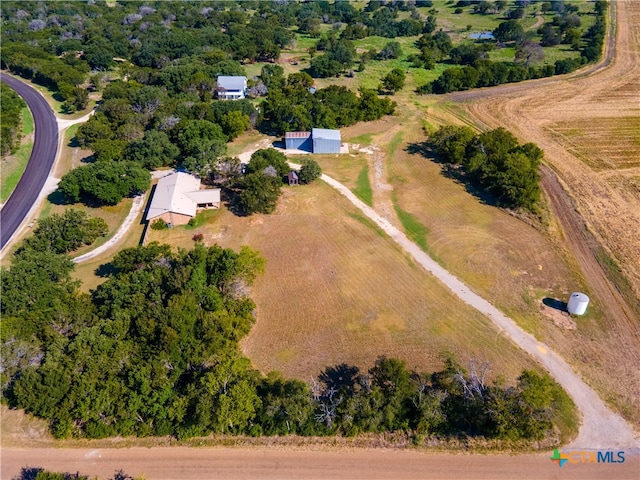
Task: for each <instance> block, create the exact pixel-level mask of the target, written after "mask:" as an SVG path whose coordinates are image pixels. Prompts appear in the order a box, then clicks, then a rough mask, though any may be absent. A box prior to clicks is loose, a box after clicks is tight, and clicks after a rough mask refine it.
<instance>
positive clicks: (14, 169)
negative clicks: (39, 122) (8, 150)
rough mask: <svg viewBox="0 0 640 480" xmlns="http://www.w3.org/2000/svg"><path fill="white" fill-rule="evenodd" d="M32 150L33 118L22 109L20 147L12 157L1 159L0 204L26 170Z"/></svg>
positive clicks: (29, 112)
mask: <svg viewBox="0 0 640 480" xmlns="http://www.w3.org/2000/svg"><path fill="white" fill-rule="evenodd" d="M32 148H33V116H32V115H31V111H30V110H29V109H28V108H27V107H24V108H23V109H22V141H21V143H20V146H19V147H18V149H17V150H16V152H15V153H14V154H13V155H9V156H8V157H7V158H5V159H2V168H0V202H2V203H4V202H6V201H7V199H8V198H9V196H10V195H11V193H12V192H13V190H14V189H15V188H16V185H17V184H18V182H19V181H20V178H21V177H22V174H23V172H24V170H25V168H27V163H29V157H30V156H31V150H32Z"/></svg>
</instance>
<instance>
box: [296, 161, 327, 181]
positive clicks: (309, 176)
mask: <svg viewBox="0 0 640 480" xmlns="http://www.w3.org/2000/svg"><path fill="white" fill-rule="evenodd" d="M320 175H322V169H321V168H320V165H318V162H316V161H315V160H313V159H311V158H307V159H305V160H304V161H303V162H302V167H301V168H300V172H299V174H298V177H299V179H300V183H303V184H308V183H312V182H313V181H315V180H316V179H318V178H320Z"/></svg>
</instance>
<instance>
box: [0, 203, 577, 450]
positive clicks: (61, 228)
mask: <svg viewBox="0 0 640 480" xmlns="http://www.w3.org/2000/svg"><path fill="white" fill-rule="evenodd" d="M103 227H104V225H103V222H102V221H99V220H95V219H89V218H88V217H86V215H84V214H80V213H78V212H73V211H72V212H67V213H65V214H64V215H62V216H53V217H51V219H50V220H48V221H42V222H41V223H40V224H39V226H38V228H37V229H36V230H35V232H34V236H33V237H32V239H33V240H31V239H30V240H29V241H28V242H26V243H25V244H23V245H22V246H21V247H20V248H19V249H18V251H17V252H16V253H15V254H14V255H13V258H12V265H11V268H10V269H8V270H7V269H5V268H3V271H2V276H1V278H0V286H1V287H2V291H1V293H2V303H1V306H0V308H1V313H2V317H3V328H2V331H1V332H0V335H1V342H2V349H1V350H0V355H1V360H2V367H3V368H2V373H1V382H0V386H1V389H2V396H3V401H4V402H7V403H8V404H9V405H10V406H11V407H13V408H23V409H25V410H26V411H27V412H29V413H31V414H34V415H36V416H38V417H40V418H43V419H46V420H48V421H49V422H50V427H51V431H52V433H53V434H54V435H55V436H56V437H58V438H65V437H89V438H103V437H108V436H129V435H136V436H149V435H159V436H164V435H173V436H175V437H177V438H188V437H193V436H202V435H208V434H210V433H211V432H216V433H221V434H230V435H236V434H246V435H286V434H298V435H348V436H352V435H358V434H360V433H364V432H377V433H380V432H393V431H402V432H406V433H409V434H412V435H433V436H439V437H445V438H446V437H449V436H456V437H459V436H462V437H464V436H470V437H474V436H483V437H487V438H496V439H512V440H513V439H530V440H531V439H542V438H544V437H546V436H548V435H555V434H556V433H557V429H558V428H565V427H566V426H567V425H571V424H572V423H573V422H575V418H574V413H573V410H572V403H571V401H570V399H569V397H568V396H567V395H566V393H565V392H564V391H563V390H562V389H561V388H560V387H559V386H558V385H557V384H556V383H555V382H554V381H553V380H551V379H550V378H549V377H548V376H547V375H541V374H539V373H536V372H533V371H523V372H522V374H521V375H520V376H519V377H518V378H517V380H516V381H515V382H514V383H513V384H512V385H504V384H502V383H501V382H492V383H489V382H488V381H487V378H486V376H487V373H488V365H487V364H484V363H480V362H477V361H472V362H471V363H470V365H469V367H468V368H464V367H463V366H462V365H460V364H459V363H458V362H457V361H456V360H455V359H454V358H453V357H451V356H450V355H448V356H445V358H444V359H443V362H444V368H443V369H442V370H439V371H435V372H419V371H416V370H412V369H410V368H408V367H407V365H406V363H405V362H403V361H401V360H397V359H393V358H387V357H384V356H381V357H380V358H378V360H377V361H376V362H375V364H374V365H373V366H372V367H371V368H369V369H368V370H366V371H361V370H360V369H359V368H358V367H356V366H353V365H347V364H341V365H335V366H329V367H327V368H326V369H324V370H323V371H322V372H321V373H320V374H319V375H318V376H317V377H316V378H314V379H312V381H311V382H309V383H306V382H303V381H301V380H296V379H285V378H284V377H283V376H282V375H281V374H278V373H277V372H271V373H269V374H268V375H267V376H263V375H261V374H260V373H259V372H257V371H256V370H255V369H253V368H252V367H251V364H250V361H249V360H248V359H247V358H245V357H244V356H243V355H242V354H241V352H240V348H239V342H240V340H241V339H242V338H243V337H244V336H245V335H246V334H247V333H248V332H249V330H250V328H251V326H252V324H253V322H254V321H255V318H254V311H255V304H254V302H253V301H252V300H251V298H250V297H249V296H248V288H249V286H250V285H251V283H252V282H253V280H254V279H255V278H256V276H257V275H259V274H260V273H261V272H262V271H263V270H264V265H265V261H264V259H263V258H261V257H260V255H259V254H258V252H256V251H253V250H251V249H250V248H248V247H242V248H241V249H240V250H239V251H234V250H232V249H226V248H222V247H220V246H217V245H214V246H210V247H206V246H204V245H203V244H202V243H200V242H196V245H195V247H194V248H192V249H191V250H183V249H179V250H178V251H174V250H172V249H171V247H170V246H168V245H159V244H157V243H151V244H149V245H148V246H146V247H137V248H130V249H125V250H122V251H121V252H119V253H118V254H117V255H116V256H115V257H114V259H113V261H112V262H111V265H110V268H109V269H107V270H106V271H105V273H104V275H107V280H106V281H105V282H104V283H102V284H101V285H99V286H98V287H97V288H96V289H95V290H93V291H92V292H91V293H90V294H86V293H81V292H80V291H79V284H78V282H77V281H75V280H73V279H72V277H71V272H72V271H73V268H74V264H73V263H72V262H71V261H70V259H69V257H68V253H69V252H70V251H73V249H74V248H77V246H78V245H80V244H82V243H88V242H91V241H92V239H95V238H96V237H97V236H98V235H100V234H102V233H104V229H103Z"/></svg>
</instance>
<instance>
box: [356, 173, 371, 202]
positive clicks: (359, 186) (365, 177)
mask: <svg viewBox="0 0 640 480" xmlns="http://www.w3.org/2000/svg"><path fill="white" fill-rule="evenodd" d="M353 193H355V194H356V196H357V197H358V198H359V199H360V200H362V201H363V202H364V203H366V204H367V205H369V206H370V207H371V206H373V190H371V182H370V181H369V167H364V168H363V169H362V170H360V173H359V174H358V179H357V180H356V188H354V189H353Z"/></svg>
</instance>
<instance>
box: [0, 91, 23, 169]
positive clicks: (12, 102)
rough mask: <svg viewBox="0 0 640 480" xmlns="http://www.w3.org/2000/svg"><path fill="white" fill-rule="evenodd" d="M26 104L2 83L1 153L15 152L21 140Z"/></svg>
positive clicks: (0, 115)
mask: <svg viewBox="0 0 640 480" xmlns="http://www.w3.org/2000/svg"><path fill="white" fill-rule="evenodd" d="M25 106H26V104H25V103H24V100H22V99H21V98H20V97H19V96H18V94H17V93H16V92H14V91H13V90H11V88H9V87H8V86H7V85H6V84H5V83H4V82H3V83H0V155H2V156H4V155H8V154H9V153H11V152H13V151H14V150H15V148H16V146H17V145H18V142H19V141H20V125H21V122H22V109H23V108H24V107H25Z"/></svg>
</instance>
